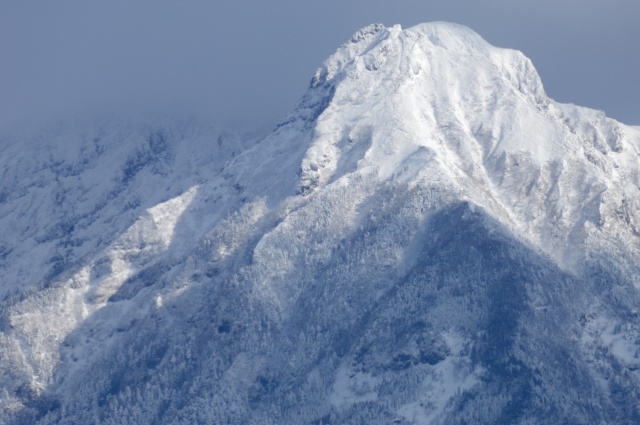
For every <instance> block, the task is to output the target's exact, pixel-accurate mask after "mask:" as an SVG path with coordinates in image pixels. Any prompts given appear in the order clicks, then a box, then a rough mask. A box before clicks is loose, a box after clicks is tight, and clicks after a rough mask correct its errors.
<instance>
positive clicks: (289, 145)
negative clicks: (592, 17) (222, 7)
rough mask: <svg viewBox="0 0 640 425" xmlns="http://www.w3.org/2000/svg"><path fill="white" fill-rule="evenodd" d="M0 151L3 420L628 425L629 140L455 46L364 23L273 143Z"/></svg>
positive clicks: (497, 59) (156, 128)
mask: <svg viewBox="0 0 640 425" xmlns="http://www.w3.org/2000/svg"><path fill="white" fill-rule="evenodd" d="M0 149H2V151H1V152H0V155H1V156H0V160H1V161H2V162H1V163H0V167H1V168H0V170H1V172H2V180H1V181H0V226H1V231H0V234H2V235H4V236H2V237H1V239H0V282H2V284H1V285H0V294H1V295H2V296H3V297H4V299H3V301H2V302H0V386H1V388H2V390H3V392H2V393H0V422H2V421H4V422H7V423H36V422H38V423H42V424H45V423H97V421H98V420H100V421H102V422H103V423H136V424H140V423H196V422H197V423H225V422H226V423H238V424H240V423H242V424H247V423H255V424H263V423H314V424H335V423H352V422H353V423H357V422H361V423H372V424H373V423H391V422H394V423H405V424H406V423H418V424H419V423H463V422H464V421H467V423H532V422H531V421H542V422H548V423H550V422H554V421H555V422H562V421H567V422H570V423H598V422H602V423H607V422H608V421H611V420H613V419H612V418H616V420H618V421H619V423H633V421H635V420H636V419H638V418H640V412H639V411H638V409H637V407H634V406H635V405H633V406H631V407H629V405H630V404H633V403H632V401H633V400H636V399H635V398H634V397H635V395H634V394H637V393H638V392H640V375H639V374H638V372H637V371H638V370H639V369H638V368H639V367H640V361H638V359H637V355H638V354H637V353H638V342H637V341H638V338H640V329H638V325H637V320H636V318H637V315H638V311H639V310H638V309H640V296H639V295H638V288H637V287H636V285H637V282H639V281H640V270H639V269H638V266H637V264H640V263H639V261H638V260H640V251H639V250H640V213H639V209H640V189H639V188H640V165H639V162H638V154H639V151H640V131H638V129H637V128H634V127H629V126H625V125H623V124H620V123H618V122H616V121H614V120H611V119H609V118H607V117H605V115H604V114H603V113H602V112H598V111H593V110H589V109H586V108H580V107H577V106H574V105H565V104H559V103H556V102H554V101H553V100H551V99H549V98H548V97H547V96H546V94H545V92H544V89H543V85H542V82H541V81H540V78H539V77H538V75H537V73H536V71H535V68H534V67H533V65H532V64H531V62H530V61H529V59H527V58H526V57H525V56H523V55H522V54H521V53H520V52H517V51H514V50H507V49H500V48H496V47H493V46H491V45H489V44H488V43H487V42H485V41H484V40H483V39H482V38H481V37H480V36H479V35H478V34H476V33H475V32H473V31H472V30H470V29H468V28H466V27H463V26H460V25H456V24H450V23H442V22H438V23H430V24H422V25H418V26H415V27H412V28H409V29H405V30H403V29H402V28H400V26H394V27H390V28H385V27H384V26H383V25H379V24H377V25H371V26H368V27H366V28H364V29H362V30H360V31H359V32H358V33H356V34H355V35H354V36H353V37H352V38H351V39H350V40H349V41H348V42H347V43H345V44H344V45H343V46H341V47H340V48H339V49H338V50H337V52H336V53H335V54H334V55H333V56H331V57H330V58H329V59H327V61H325V63H324V64H323V65H322V67H321V68H320V69H319V70H318V71H317V72H316V74H315V75H314V77H313V78H312V81H311V84H310V87H309V90H308V92H307V93H306V94H305V96H304V97H303V98H302V99H301V101H300V103H299V105H298V107H297V108H296V109H295V110H294V111H293V112H292V114H290V116H289V117H287V118H286V119H285V120H284V121H283V122H282V123H281V124H279V125H278V126H277V127H276V129H275V130H274V131H273V133H271V134H270V135H268V136H266V137H265V138H263V139H261V140H259V141H255V142H251V143H247V142H242V141H241V140H240V138H239V137H237V136H233V135H229V134H223V133H220V132H219V131H217V130H215V129H211V128H203V127H199V126H196V125H191V124H189V125H181V124H176V125H172V124H163V125H153V126H146V127H145V126H133V127H132V126H122V127H121V128H120V127H118V126H117V125H115V126H113V127H107V128H100V129H89V130H87V131H77V130H68V131H66V130H65V131H62V132H60V133H59V134H57V135H46V136H45V139H42V138H37V139H34V138H31V139H29V140H27V141H26V142H22V141H16V140H9V141H7V142H6V143H3V144H2V145H0ZM586 393H588V394H589V397H583V396H584V394H586ZM620 418H622V419H620ZM456 421H457V422H456ZM620 421H622V422H620ZM625 421H626V422H625Z"/></svg>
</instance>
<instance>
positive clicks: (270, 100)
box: [0, 0, 640, 131]
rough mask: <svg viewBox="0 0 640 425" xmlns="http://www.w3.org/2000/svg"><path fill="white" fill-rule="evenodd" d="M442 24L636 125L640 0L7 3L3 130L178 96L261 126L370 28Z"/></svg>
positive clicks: (2, 1)
mask: <svg viewBox="0 0 640 425" xmlns="http://www.w3.org/2000/svg"><path fill="white" fill-rule="evenodd" d="M435 20H446V21H452V22H458V23H461V24H464V25H467V26H469V27H471V28H472V29H474V30H475V31H477V32H478V33H479V34H480V35H481V36H482V37H484V38H485V39H486V40H487V41H489V42H490V43H492V44H494V45H496V46H500V47H510V48H514V49H518V50H521V51H522V52H524V54H525V55H526V56H528V57H529V58H531V59H532V60H533V63H534V65H535V66H536V68H537V69H538V72H539V73H540V75H541V77H542V81H543V83H544V85H545V88H546V91H547V93H548V94H549V95H550V96H551V97H552V98H554V99H556V100H558V101H562V102H571V103H576V104H579V105H583V106H588V107H592V108H597V109H602V110H604V111H605V112H606V114H607V115H608V116H611V117H614V118H616V119H618V120H620V121H622V122H625V123H628V124H636V125H638V124H640V82H639V80H638V76H640V0H536V1H526V0H508V1H507V0H493V1H491V0H487V1H482V0H447V1H444V0H443V1H431V0H422V1H419V0H386V1H382V0H368V1H364V0H358V1H356V0H353V1H350V0H341V1H338V0H323V1H307V0H270V1H265V0H233V1H232V0H211V1H196V0H181V1H177V0H175V1H166V0H153V1H152V0H145V1H143V0H128V1H119V0H109V1H106V0H105V1H98V0H95V1H91V0H84V1H79V0H78V1H70V0H56V1H29V2H26V1H13V0H0V127H7V126H10V125H17V124H16V123H22V124H20V125H25V124H24V123H25V122H29V120H30V119H32V118H33V117H53V118H57V117H63V116H70V115H73V114H79V113H82V112H85V111H90V110H93V108H98V107H107V108H108V107H116V106H117V108H119V109H122V110H127V109H128V108H131V109H132V110H133V109H139V110H145V109H146V108H150V107H151V106H152V105H153V106H154V107H155V106H158V107H166V106H169V105H174V106H176V107H178V108H185V109H186V108H188V107H190V108H194V109H196V110H200V111H207V113H208V114H209V115H210V116H211V117H215V118H216V119H217V120H219V121H222V122H224V123H225V124H226V125H233V126H235V127H240V128H244V129H250V130H252V131H257V130H264V129H268V128H269V127H271V126H273V125H274V124H275V123H276V122H277V121H278V120H280V119H282V118H283V117H284V115H286V114H287V113H288V112H289V111H290V110H291V109H292V108H293V107H294V106H295V103H296V101H297V100H298V99H299V98H300V96H302V94H303V93H304V91H305V89H306V87H307V84H308V81H309V79H310V78H311V76H312V74H313V72H314V71H315V69H316V68H317V67H318V66H319V65H320V64H321V63H322V61H323V60H324V59H325V58H326V57H328V56H329V55H330V54H331V53H333V51H334V50H335V49H336V48H337V47H338V46H339V45H340V44H342V43H343V42H345V41H346V40H348V39H349V37H350V36H351V35H352V34H353V33H354V32H356V30H358V29H359V28H361V27H362V26H364V25H367V24H369V23H373V22H382V23H384V24H385V25H393V24H396V23H399V24H401V25H402V26H403V27H409V26H412V25H415V24H418V23H420V22H429V21H435ZM114 105H116V106H114ZM212 119H213V118H212Z"/></svg>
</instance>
